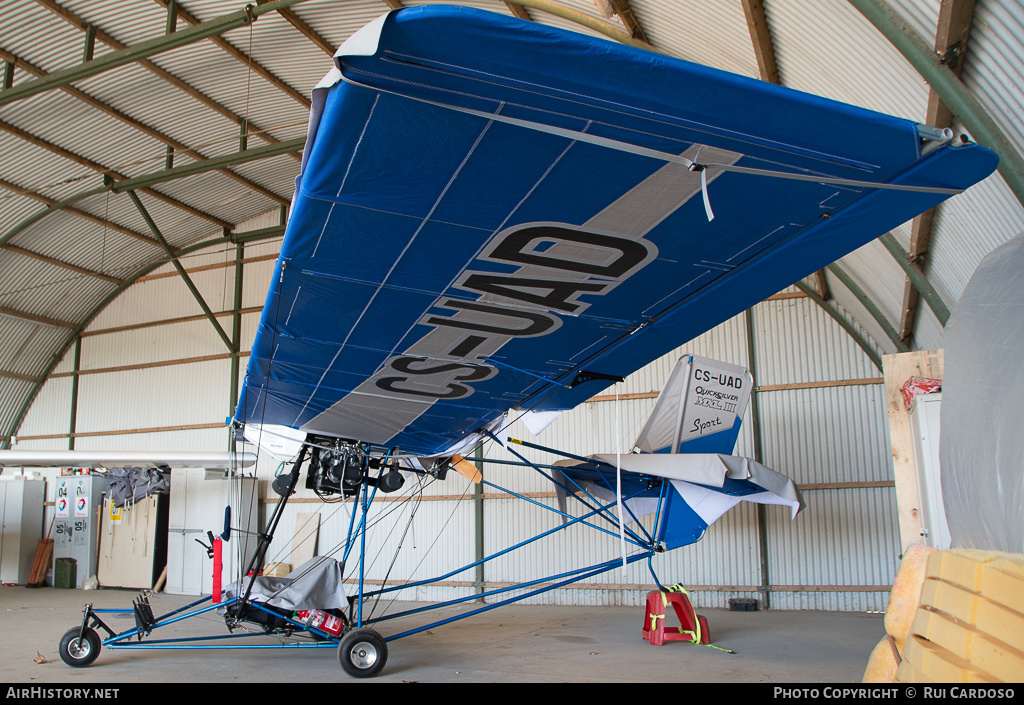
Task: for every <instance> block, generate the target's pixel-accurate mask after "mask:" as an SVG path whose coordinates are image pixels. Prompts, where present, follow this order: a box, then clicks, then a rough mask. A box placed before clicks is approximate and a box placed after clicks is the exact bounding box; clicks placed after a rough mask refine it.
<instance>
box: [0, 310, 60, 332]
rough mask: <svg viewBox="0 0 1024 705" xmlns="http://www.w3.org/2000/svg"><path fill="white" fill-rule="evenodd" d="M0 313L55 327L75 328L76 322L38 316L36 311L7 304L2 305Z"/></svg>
mask: <svg viewBox="0 0 1024 705" xmlns="http://www.w3.org/2000/svg"><path fill="white" fill-rule="evenodd" d="M0 315H3V316H10V317H11V318H18V319H20V320H22V321H29V322H31V323H41V324H43V325H45V326H53V327H54V328H74V327H75V324H74V323H72V322H70V321H61V320H58V319H56V318H47V317H46V316H37V315H36V314H34V313H28V312H26V311H19V310H17V309H14V308H9V307H7V306H0Z"/></svg>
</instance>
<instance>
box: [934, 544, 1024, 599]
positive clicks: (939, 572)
mask: <svg viewBox="0 0 1024 705" xmlns="http://www.w3.org/2000/svg"><path fill="white" fill-rule="evenodd" d="M926 576H927V577H928V578H937V579H941V580H943V581H945V582H947V583H952V584H953V585H958V586H960V587H962V588H964V589H966V590H969V591H971V592H973V593H976V594H978V595H982V596H983V597H985V598H986V599H988V600H991V601H992V602H995V603H997V604H1000V605H1003V606H1004V607H1007V608H1009V609H1011V610H1014V611H1016V612H1021V613H1024V554H1020V553H1003V552H1000V551H984V550H975V549H951V550H947V551H938V552H936V553H934V554H932V556H931V557H930V558H929V560H928V568H927V571H926Z"/></svg>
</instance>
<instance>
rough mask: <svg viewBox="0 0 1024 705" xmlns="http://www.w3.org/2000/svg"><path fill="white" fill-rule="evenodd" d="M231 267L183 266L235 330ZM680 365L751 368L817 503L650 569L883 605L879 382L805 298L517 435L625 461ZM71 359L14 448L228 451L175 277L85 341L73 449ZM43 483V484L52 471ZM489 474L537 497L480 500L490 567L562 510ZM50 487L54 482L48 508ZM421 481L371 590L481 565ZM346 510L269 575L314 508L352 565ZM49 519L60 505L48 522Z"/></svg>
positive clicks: (725, 524) (627, 597)
mask: <svg viewBox="0 0 1024 705" xmlns="http://www.w3.org/2000/svg"><path fill="white" fill-rule="evenodd" d="M278 218H279V215H278V213H277V212H274V213H270V214H267V215H266V216H265V217H263V218H259V219H255V220H253V221H251V222H250V223H248V224H247V225H246V227H245V229H246V230H254V229H258V228H263V227H270V226H273V225H276V224H277V223H278ZM279 244H280V241H279V240H273V241H266V242H261V243H255V244H249V245H246V246H245V248H244V267H243V278H242V281H243V295H242V301H241V340H242V344H241V349H242V356H241V360H240V365H239V382H241V378H242V377H243V376H244V371H245V366H246V362H247V356H248V352H249V349H250V347H251V344H252V341H253V338H254V336H255V332H256V327H257V324H258V321H259V316H260V308H261V306H262V303H263V300H264V297H265V295H266V290H267V287H268V284H269V280H270V277H271V275H272V271H273V265H274V259H275V257H276V252H277V248H278V247H279ZM235 254H236V253H235V248H234V246H228V247H225V248H224V249H223V250H220V251H216V252H212V251H210V252H205V253H202V254H199V255H196V256H191V257H188V258H187V259H186V260H184V262H183V263H184V264H185V266H186V268H187V270H188V271H189V276H190V277H191V278H192V280H193V281H194V282H195V284H196V286H197V287H198V288H199V290H200V291H201V293H202V295H203V297H204V299H205V300H206V302H207V303H208V304H209V306H210V308H211V309H213V310H214V311H215V312H216V313H217V314H218V321H219V322H220V323H221V325H222V326H223V328H224V330H225V331H226V332H227V333H228V335H229V336H230V332H231V322H232V318H231V311H232V308H233V306H234V303H233V302H234V285H235V264H234V260H235ZM748 334H752V340H751V339H750V338H749V337H748ZM751 349H752V350H753V360H751V358H750V352H749V351H750V350H751ZM876 352H878V351H876ZM684 353H694V354H700V355H706V356H708V357H712V358H716V359H719V360H723V361H726V362H730V363H734V364H739V365H742V366H744V367H747V368H750V369H752V370H753V371H754V374H755V393H754V395H753V397H752V400H751V406H753V405H756V406H757V409H758V411H759V421H760V427H759V429H758V435H759V439H760V446H761V449H762V457H763V462H764V463H765V464H766V465H768V466H769V467H772V468H773V469H776V470H778V471H779V472H782V473H784V474H786V475H788V476H790V477H792V478H793V480H794V481H795V482H797V483H798V485H800V486H801V488H802V490H803V495H804V499H805V501H806V503H807V510H806V511H805V512H803V513H802V514H800V515H799V516H798V517H797V518H796V519H795V520H794V521H790V518H789V513H788V510H786V509H784V508H781V507H767V508H765V509H764V510H763V519H762V520H761V521H759V516H758V513H759V512H758V509H757V508H756V507H754V506H753V505H749V504H746V503H744V504H743V505H742V506H740V507H737V508H736V509H734V510H733V511H732V512H730V513H728V514H727V515H726V516H725V517H723V519H721V520H720V521H719V522H718V523H717V524H715V525H713V526H712V527H711V528H710V529H709V530H708V532H707V534H706V535H705V537H704V538H703V539H702V540H701V541H699V542H698V543H696V544H694V545H692V546H688V547H684V548H681V549H677V550H675V551H671V552H668V553H664V554H659V555H657V556H656V557H655V558H654V559H653V561H652V562H651V569H652V570H653V571H654V573H655V575H657V577H658V579H659V580H660V581H661V582H662V583H663V584H673V583H677V582H678V583H682V584H683V585H685V586H687V587H688V588H692V589H691V594H692V595H693V597H694V600H695V602H696V604H698V605H699V606H707V607H725V606H727V604H728V599H729V598H731V597H755V598H757V599H759V600H761V601H762V604H763V601H764V599H765V596H766V594H767V595H768V596H769V599H770V605H771V607H772V608H780V609H826V610H878V609H884V607H885V601H886V599H887V597H888V590H889V588H890V586H891V584H892V581H893V579H894V576H895V571H896V568H897V566H898V562H899V553H900V546H899V540H898V528H897V518H896V498H895V490H894V487H893V481H892V480H893V473H892V465H891V457H890V451H889V441H888V430H887V422H886V409H885V401H884V394H883V391H882V384H881V372H880V371H879V370H878V369H877V368H875V367H874V365H873V364H872V363H871V362H870V359H869V357H868V356H867V355H866V354H865V353H864V352H863V351H862V350H861V349H860V348H859V347H858V346H857V344H856V343H855V342H854V341H853V340H852V339H851V338H850V337H849V336H848V335H847V334H846V333H845V332H844V331H843V330H842V329H841V328H840V327H839V325H838V324H836V323H835V322H834V321H833V320H832V319H831V318H830V317H829V316H828V315H827V314H826V313H825V312H824V311H822V310H821V309H820V308H819V307H817V306H816V305H815V304H814V303H813V302H812V301H811V300H810V299H808V298H806V297H804V296H802V295H800V294H798V293H795V292H790V293H785V292H784V293H782V294H780V295H778V296H777V297H773V299H771V300H768V301H765V302H762V303H760V304H758V305H757V306H755V307H754V308H753V309H752V311H751V312H750V313H749V321H748V314H741V315H740V316H737V317H735V318H733V319H732V320H730V321H727V322H726V323H724V324H722V325H720V326H719V327H718V328H716V329H714V330H712V331H710V332H708V333H706V334H705V335H703V336H701V337H699V338H697V339H696V340H694V341H691V342H689V343H687V344H686V345H683V346H681V347H680V348H679V349H678V350H677V351H675V352H673V353H672V354H670V355H667V356H665V357H664V358H662V359H660V360H657V361H655V362H653V363H651V364H650V365H648V366H647V367H645V368H644V369H642V370H640V371H638V372H637V373H635V374H634V375H632V376H631V377H630V378H628V379H627V380H626V381H625V382H623V383H620V384H617V385H615V386H614V387H611V388H609V389H608V390H606V391H605V392H603V393H602V394H601V395H599V396H598V397H596V398H595V399H594V400H593V401H589V402H587V403H584V404H582V405H581V406H580V407H578V408H577V409H575V410H573V411H570V412H566V413H564V414H563V415H562V416H561V417H560V418H559V419H558V420H557V421H555V422H554V423H553V424H552V425H551V426H550V427H549V428H548V429H547V430H546V431H545V432H544V433H543V434H542V435H541V436H540V437H538V438H534V437H533V436H532V435H531V434H530V433H529V431H527V430H526V429H525V428H524V427H523V426H522V424H521V423H519V422H516V423H514V424H512V426H511V427H510V429H509V434H510V435H511V436H513V437H515V438H520V439H523V440H527V441H530V442H535V443H539V444H542V445H545V446H549V447H553V448H559V449H561V450H564V451H567V452H570V453H575V454H581V455H587V454H591V453H614V452H616V448H617V445H616V439H619V440H620V441H621V448H622V449H623V451H625V450H628V449H629V447H630V446H631V444H632V442H633V440H634V439H635V437H636V435H637V433H638V432H639V429H640V427H641V426H642V424H643V422H644V420H645V419H646V415H647V413H648V412H649V411H650V408H651V406H652V405H653V402H654V399H653V396H654V395H655V394H656V392H657V391H658V390H660V389H661V386H662V384H663V382H664V380H665V379H666V377H667V375H668V373H669V371H670V370H671V368H672V365H673V364H674V363H675V361H676V360H677V359H678V358H679V357H680V356H681V355H682V354H684ZM74 358H75V352H74V348H72V349H71V350H70V351H69V352H68V354H67V356H66V358H65V359H64V360H63V361H62V362H61V363H60V365H59V366H58V367H57V368H56V369H55V371H54V373H53V374H52V375H51V377H50V379H49V380H48V381H47V382H46V384H45V385H44V387H43V389H42V390H41V392H40V394H39V395H38V397H37V399H36V400H35V402H34V404H33V405H32V407H31V409H30V410H29V412H28V414H27V415H26V418H25V421H24V423H23V424H22V427H21V429H20V433H19V436H18V438H17V442H16V444H15V446H14V447H15V448H17V449H23V450H26V449H67V448H68V447H69V445H70V444H71V441H72V440H73V444H74V447H75V448H76V449H86V450H87V449H109V450H161V449H162V450H207V451H222V450H226V449H227V448H228V446H229V443H230V441H229V434H228V432H227V430H226V428H225V419H226V418H227V417H228V416H229V415H230V414H231V411H232V401H231V397H230V391H231V379H230V377H231V356H230V353H229V351H228V350H227V348H226V346H225V344H224V343H223V341H222V340H221V339H220V337H219V336H218V335H217V333H216V332H215V331H214V329H213V327H212V325H211V323H210V322H209V321H208V320H207V319H206V318H205V317H203V316H202V315H201V311H200V309H199V306H198V304H197V303H196V301H195V300H194V299H193V298H192V296H191V295H190V294H189V293H188V291H187V290H186V288H185V286H184V284H183V283H182V281H181V279H180V277H178V276H177V274H176V273H175V272H174V270H173V268H171V267H170V266H166V267H163V268H161V269H158V270H156V271H154V273H153V274H151V275H149V276H147V277H145V278H143V279H142V280H140V281H139V282H138V283H136V284H134V285H133V286H132V287H131V288H129V289H128V290H127V291H126V292H125V294H124V295H122V296H121V297H120V298H118V299H117V300H115V301H114V302H113V303H111V305H110V306H108V307H107V308H106V309H105V310H104V311H103V312H102V313H101V314H100V315H99V316H97V318H96V319H95V320H94V321H93V322H92V324H91V325H90V326H89V327H88V329H87V330H86V331H85V333H84V334H83V336H82V338H81V345H80V351H79V360H78V367H77V369H78V374H77V380H78V385H77V400H76V402H75V403H76V408H77V413H76V414H75V419H74V432H73V436H71V435H69V434H70V433H71V428H72V419H71V409H72V399H73V396H74V379H75V377H76V375H75V360H74ZM616 393H617V394H618V395H619V400H618V401H616V400H615V394H616ZM754 431H755V430H754V428H753V422H752V414H751V409H750V408H749V407H748V410H747V413H746V415H745V417H744V425H743V428H742V431H741V434H740V439H739V442H738V444H737V449H736V453H737V454H740V455H748V456H754V455H755V443H754ZM513 447H515V446H513ZM248 449H250V450H254V449H253V448H251V447H250V448H248ZM520 450H523V449H521V448H520ZM523 452H524V455H525V456H526V457H528V458H530V459H531V460H534V461H536V462H540V463H551V462H553V461H554V460H556V459H557V458H555V457H553V456H551V455H548V454H545V453H541V452H538V451H533V450H529V449H526V450H523ZM485 454H486V457H487V458H493V459H499V460H500V459H506V460H507V459H511V458H512V456H511V455H510V454H509V452H508V451H506V450H505V449H504V448H503V447H501V445H498V444H491V445H490V446H488V447H486V448H485ZM281 471H284V468H283V467H282V466H280V464H279V463H278V461H277V460H275V459H273V458H272V457H270V456H269V455H266V454H261V456H260V461H259V463H258V465H257V470H256V473H257V476H258V477H259V478H260V479H261V480H263V482H261V483H260V487H261V497H262V499H261V507H262V510H263V511H262V514H263V516H264V520H266V519H267V518H269V516H270V515H271V513H272V510H273V502H274V501H275V500H276V495H274V493H273V492H272V491H270V489H269V484H270V481H271V480H272V478H273V477H274V475H275V474H276V473H278V472H281ZM45 472H46V474H47V475H48V477H50V478H53V477H55V476H56V475H57V474H58V471H56V470H48V471H45ZM175 472H178V471H175ZM484 478H485V480H486V481H488V482H493V483H494V484H496V485H498V486H499V487H504V488H508V489H512V490H514V491H516V492H523V493H528V494H529V496H530V498H531V500H532V501H533V502H535V503H536V504H533V503H530V502H529V501H526V500H523V499H514V498H512V497H511V496H510V495H508V494H505V493H504V492H502V491H501V490H500V489H498V488H495V487H491V486H486V487H484V490H483V491H484V495H483V498H482V499H480V500H479V502H480V503H481V504H482V524H479V526H481V527H482V536H483V542H484V551H485V553H486V554H492V553H495V552H497V551H500V550H501V549H503V548H504V547H506V546H509V545H511V544H515V543H517V542H520V541H523V540H525V539H527V538H528V537H530V536H533V535H536V534H539V533H541V532H544V531H547V530H549V529H552V528H555V527H556V526H557V525H559V524H560V523H561V522H560V519H559V518H558V517H557V516H556V515H555V514H554V513H553V512H551V511H548V510H546V509H543V508H542V507H541V506H540V505H544V506H546V507H553V506H554V505H555V498H554V493H553V491H552V488H551V485H550V483H549V482H547V481H546V480H544V479H543V478H541V477H540V476H539V475H538V474H537V473H536V472H535V471H534V470H532V469H530V468H523V467H511V466H504V465H494V464H487V465H486V466H485V468H484ZM53 484H54V483H52V482H50V483H48V494H49V496H48V498H47V499H48V501H50V502H52V500H53V497H52V494H53V487H52V486H53ZM300 484H301V483H300ZM424 484H426V485H427V486H426V487H424V488H423V491H422V494H421V495H419V498H418V499H409V498H408V496H406V495H407V492H411V491H412V490H413V489H414V488H415V486H416V485H417V483H416V482H415V481H412V480H410V481H409V482H407V483H406V487H405V488H403V491H402V492H401V493H399V494H402V495H403V496H402V497H399V498H397V499H396V498H395V496H385V497H384V501H381V502H379V503H378V504H376V505H375V510H374V511H373V513H372V515H371V523H372V527H371V529H370V530H369V531H368V532H367V544H368V547H369V548H368V555H372V556H376V557H375V558H373V559H372V560H371V561H370V562H369V568H368V571H367V574H366V581H367V585H368V586H369V588H371V589H373V588H375V587H376V586H379V585H380V584H381V583H383V582H384V581H385V580H386V581H389V582H394V581H405V580H420V579H424V578H430V577H436V576H439V575H446V573H447V572H448V571H449V570H451V569H452V568H454V567H458V566H461V565H464V564H467V563H469V562H471V561H472V560H474V555H475V551H476V540H477V538H476V537H477V535H478V531H477V527H478V522H479V520H478V512H477V507H476V505H475V504H474V500H473V499H472V496H473V493H474V486H473V485H471V484H470V483H469V482H467V481H466V480H465V479H463V478H462V477H460V476H459V475H457V474H455V473H449V476H448V479H447V480H446V481H444V482H432V483H424ZM409 496H411V494H410V495H409ZM460 500H464V501H460ZM351 508H352V504H351V502H346V503H331V504H323V503H321V502H320V500H319V499H318V498H317V497H315V496H314V495H313V493H312V492H311V491H309V490H306V489H304V488H301V487H300V489H299V491H298V493H297V494H296V495H295V496H294V497H293V498H292V500H291V501H290V503H289V506H288V508H287V509H286V511H285V512H284V514H283V517H282V520H281V523H280V526H279V529H278V532H277V539H276V541H275V543H274V545H273V546H272V547H271V550H270V552H269V553H268V557H267V560H268V562H270V561H281V562H286V563H287V562H289V561H290V554H291V550H292V541H293V536H294V534H295V525H296V516H297V515H298V514H302V513H318V514H319V535H318V541H317V551H318V553H319V554H320V555H325V554H332V555H334V556H335V557H337V558H341V557H342V555H343V549H341V548H339V546H340V543H341V542H342V540H343V537H344V534H345V531H346V530H347V527H348V523H349V518H350V511H351ZM52 515H53V509H52V507H48V512H47V516H46V518H45V522H46V525H48V524H49V522H50V520H51V518H52ZM759 524H761V526H760V527H759ZM209 528H210V529H219V527H212V526H211V527H209ZM399 545H401V549H400V550H397V547H398V546H399ZM378 550H379V551H380V554H379V555H377V552H378ZM396 551H397V553H396ZM618 555H619V543H618V539H617V537H615V536H610V535H606V534H602V533H599V532H596V531H593V530H578V529H575V528H574V529H571V530H569V531H567V532H559V533H558V534H556V535H555V536H553V537H551V538H548V539H544V540H542V541H539V542H537V543H536V544H532V545H531V546H529V547H525V548H522V549H518V550H516V551H514V552H512V553H509V554H507V555H503V556H501V557H500V558H497V559H495V560H493V561H490V562H488V563H486V564H485V566H484V568H483V573H482V579H483V581H484V584H485V585H486V586H487V587H499V586H506V585H510V586H513V585H517V584H520V583H523V582H525V581H529V580H537V579H542V578H544V577H545V576H548V575H552V574H558V573H562V572H564V571H568V570H572V569H575V568H578V567H582V566H585V565H591V564H596V563H599V562H602V561H607V560H613V559H615V558H616V557H617V556H618ZM350 564H351V562H350ZM479 579H480V576H479V575H478V572H477V571H476V570H474V569H469V570H466V571H463V572H462V573H459V574H455V575H450V576H446V577H445V579H444V580H443V581H442V583H441V585H440V586H436V587H420V588H415V589H411V590H407V591H404V592H403V593H401V597H402V599H416V600H445V599H451V598H453V597H456V596H470V595H473V594H474V590H475V588H474V584H475V583H476V582H477V581H478V580H479ZM653 585H654V578H652V576H651V574H650V572H649V570H648V566H647V564H646V562H638V563H636V564H633V565H631V566H629V567H628V568H627V569H625V570H623V569H622V568H621V567H616V568H615V569H613V570H611V571H609V572H607V573H604V574H602V575H598V576H595V577H593V578H588V579H587V580H585V581H583V582H582V583H580V584H575V585H573V586H572V588H571V589H561V590H557V591H554V592H551V593H546V594H542V595H539V596H537V597H532V598H528V601H532V602H546V603H567V604H642V601H643V598H644V594H645V591H646V590H648V589H651V587H652V586H653ZM766 588H767V592H766V590H765V589H766ZM512 594H515V593H514V592H510V593H508V594H502V595H500V596H498V597H495V598H493V600H492V601H498V600H501V599H505V598H506V597H508V596H510V595H512ZM392 597H393V595H389V596H387V598H386V600H390V599H391V598H392ZM386 600H385V601H386Z"/></svg>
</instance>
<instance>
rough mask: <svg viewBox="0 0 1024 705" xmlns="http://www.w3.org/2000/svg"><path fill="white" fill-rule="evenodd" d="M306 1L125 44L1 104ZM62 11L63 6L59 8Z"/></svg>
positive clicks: (253, 9) (3, 97) (2, 96)
mask: <svg viewBox="0 0 1024 705" xmlns="http://www.w3.org/2000/svg"><path fill="white" fill-rule="evenodd" d="M305 1H306V0H273V2H270V3H267V4H266V5H261V6H253V5H247V6H246V7H245V9H242V10H238V11H236V12H232V13H229V14H227V15H222V16H220V17H217V18H215V19H212V20H210V21H208V22H203V23H201V24H198V25H196V26H194V27H188V28H186V29H183V30H181V31H180V32H172V33H171V34H165V35H162V36H160V37H154V38H153V39H149V40H146V41H144V42H140V43H138V44H135V45H132V46H129V47H124V48H122V49H119V50H116V51H113V52H111V53H109V54H104V55H103V56H101V57H99V58H98V59H90V60H88V61H83V62H82V63H81V64H79V65H77V66H71V67H69V68H66V69H61V70H60V71H54V72H53V73H51V74H50V75H49V76H48V77H47V78H40V79H34V80H32V81H26V82H24V83H20V84H18V85H17V86H13V87H12V88H10V89H9V90H6V91H3V92H0V105H6V104H8V103H13V102H15V101H18V100H24V99H25V98H28V97H31V96H34V95H38V94H40V93H45V92H46V91H51V90H54V89H56V88H60V87H61V86H64V85H68V84H69V83H73V82H75V81H80V80H82V79H85V78H89V77H91V76H96V75H99V74H101V73H104V72H106V71H110V70H111V69H115V68H117V67H119V66H124V65H126V64H131V63H135V62H137V61H141V60H143V59H147V58H149V57H150V56H154V55H156V54H160V53H162V52H165V51H170V50H171V49H177V48H178V47H183V46H187V45H189V44H194V43H195V42H199V41H202V40H204V39H208V38H210V37H212V36H215V35H219V34H223V33H224V32H228V31H230V30H232V29H236V28H238V27H241V26H243V25H246V24H249V23H250V22H254V21H255V20H256V19H258V18H259V16H260V15H264V14H266V13H268V12H273V11H275V10H277V9H279V8H281V7H289V6H291V5H295V4H297V3H300V2H305ZM36 2H39V3H40V4H41V5H43V6H44V7H49V6H50V5H54V6H56V7H58V8H60V6H59V5H57V4H56V3H54V2H53V0H36ZM60 9H61V10H63V9H64V8H60Z"/></svg>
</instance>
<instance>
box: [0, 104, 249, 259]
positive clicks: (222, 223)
mask: <svg viewBox="0 0 1024 705" xmlns="http://www.w3.org/2000/svg"><path fill="white" fill-rule="evenodd" d="M0 95H2V94H0ZM0 130H3V131H5V132H8V133H10V134H12V135H14V136H15V137H18V138H20V139H22V140H24V141H25V142H28V143H30V144H33V145H35V146H36V147H40V148H42V149H45V150H46V151H48V152H52V153H53V154H56V155H58V156H60V157H63V158H65V159H67V160H69V161H72V162H74V163H76V164H79V165H81V166H84V167H86V168H87V169H92V170H93V171H95V172H98V173H100V174H103V175H104V176H108V177H110V178H113V179H117V180H122V179H126V178H128V177H126V176H125V175H124V174H121V173H119V172H116V171H114V170H113V169H108V168H107V167H105V166H103V165H102V164H100V163H99V162H94V161H93V160H91V159H89V158H88V157H83V156H82V155H80V154H76V153H74V152H72V151H71V150H68V149H65V148H63V147H61V146H59V145H56V144H53V143H52V142H49V141H47V140H44V139H43V138H41V137H37V136H35V135H33V134H32V133H30V132H26V131H25V130H22V129H21V128H20V127H16V126H15V125H11V124H10V123H8V122H4V121H3V120H0ZM147 193H149V195H151V196H153V197H154V198H159V199H160V200H161V201H163V202H165V203H167V204H169V205H172V206H174V207H175V208H179V209H181V210H183V211H185V212H186V213H189V214H191V215H194V216H196V217H197V218H202V219H203V220H207V221H209V222H211V223H213V224H214V225H216V226H217V227H220V228H227V229H228V230H231V229H232V228H233V227H234V226H233V224H232V223H229V222H228V221H226V220H223V219H221V218H218V217H217V216H215V215H211V214H210V213H206V212H205V211H201V210H199V209H198V208H196V207H194V206H190V205H188V204H187V203H183V202H182V201H179V200H178V199H176V198H173V197H171V196H168V195H166V194H163V193H160V192H159V191H153V190H151V189H150V190H147ZM134 235H138V233H134V232H133V236H134ZM142 239H143V240H145V241H147V242H150V243H151V244H153V245H156V244H157V243H156V242H155V241H153V240H152V239H151V238H148V237H145V236H142Z"/></svg>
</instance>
